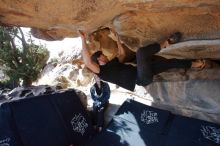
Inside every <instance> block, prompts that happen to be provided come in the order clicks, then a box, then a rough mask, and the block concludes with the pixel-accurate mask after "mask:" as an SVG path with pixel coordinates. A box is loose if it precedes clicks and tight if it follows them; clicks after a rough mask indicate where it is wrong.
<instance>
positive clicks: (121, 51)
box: [111, 30, 126, 63]
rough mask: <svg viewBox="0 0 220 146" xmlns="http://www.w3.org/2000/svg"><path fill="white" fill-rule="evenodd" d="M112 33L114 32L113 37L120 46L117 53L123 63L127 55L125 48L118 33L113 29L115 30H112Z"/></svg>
mask: <svg viewBox="0 0 220 146" xmlns="http://www.w3.org/2000/svg"><path fill="white" fill-rule="evenodd" d="M111 33H112V34H111V37H112V39H113V40H115V41H116V43H117V46H118V54H117V57H118V60H119V61H120V62H121V63H123V62H124V59H125V56H126V54H125V48H124V47H123V45H122V43H121V40H120V39H119V36H118V34H117V33H116V32H115V31H113V30H111Z"/></svg>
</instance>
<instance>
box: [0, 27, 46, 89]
mask: <svg viewBox="0 0 220 146" xmlns="http://www.w3.org/2000/svg"><path fill="white" fill-rule="evenodd" d="M28 37H29V38H28V41H26V40H25V37H24V34H23V32H22V30H21V28H19V27H0V65H1V66H2V70H3V72H4V73H5V74H6V75H7V76H8V77H9V78H10V81H11V82H15V83H17V84H19V83H20V81H23V85H24V86H28V85H31V83H32V82H33V81H35V80H37V78H38V76H39V74H40V72H41V70H42V68H43V67H44V65H45V64H46V62H47V60H48V58H49V52H48V50H47V49H46V48H45V47H44V46H43V45H36V44H34V42H33V40H32V39H31V35H30V34H29V36H28ZM17 40H18V42H19V43H20V44H21V45H20V46H18V45H17V44H18V43H15V41H16V42H17Z"/></svg>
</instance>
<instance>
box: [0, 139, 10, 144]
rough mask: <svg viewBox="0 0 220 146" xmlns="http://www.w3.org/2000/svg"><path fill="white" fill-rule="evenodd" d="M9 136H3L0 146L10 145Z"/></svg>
mask: <svg viewBox="0 0 220 146" xmlns="http://www.w3.org/2000/svg"><path fill="white" fill-rule="evenodd" d="M10 140H11V139H10V138H5V139H2V140H0V146H10V144H9V142H10Z"/></svg>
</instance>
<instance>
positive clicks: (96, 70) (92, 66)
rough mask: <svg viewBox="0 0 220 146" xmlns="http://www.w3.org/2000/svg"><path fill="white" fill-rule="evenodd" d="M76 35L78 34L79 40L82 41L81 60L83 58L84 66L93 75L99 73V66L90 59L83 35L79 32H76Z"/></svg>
mask: <svg viewBox="0 0 220 146" xmlns="http://www.w3.org/2000/svg"><path fill="white" fill-rule="evenodd" d="M78 33H79V35H80V37H81V40H82V58H83V61H84V63H85V65H86V67H88V68H89V69H90V70H91V71H92V72H94V73H99V72H100V68H99V65H98V64H96V63H95V62H93V61H92V59H91V55H90V53H89V50H88V46H87V44H86V36H85V33H83V32H81V31H78Z"/></svg>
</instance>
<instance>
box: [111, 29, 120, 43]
mask: <svg viewBox="0 0 220 146" xmlns="http://www.w3.org/2000/svg"><path fill="white" fill-rule="evenodd" d="M108 36H109V37H110V38H112V39H113V40H114V41H118V40H119V36H118V34H117V32H116V31H114V30H113V29H110V33H109V35H108Z"/></svg>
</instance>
